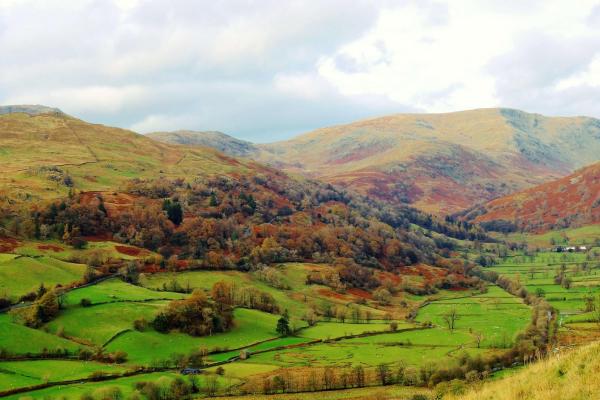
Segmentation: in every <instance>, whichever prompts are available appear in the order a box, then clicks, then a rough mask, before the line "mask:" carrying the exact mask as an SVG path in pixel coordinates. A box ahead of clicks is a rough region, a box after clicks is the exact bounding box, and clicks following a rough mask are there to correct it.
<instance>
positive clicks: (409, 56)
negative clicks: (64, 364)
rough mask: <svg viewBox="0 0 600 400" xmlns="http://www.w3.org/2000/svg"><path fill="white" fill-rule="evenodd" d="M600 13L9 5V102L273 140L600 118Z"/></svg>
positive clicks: (432, 5) (291, 5)
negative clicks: (343, 131)
mask: <svg viewBox="0 0 600 400" xmlns="http://www.w3.org/2000/svg"><path fill="white" fill-rule="evenodd" d="M599 16H600V3H599V2H598V1H591V0H590V1H588V0H582V1H579V2H578V3H577V6H574V5H572V4H569V3H565V2H564V1H562V0H533V1H526V2H506V1H500V0H498V1H493V0H456V1H454V0H453V1H433V0H425V1H416V0H403V1H401V2H398V1H394V2H392V1H389V0H380V1H367V0H359V1H353V2H347V1H344V0H331V1H326V2H322V1H316V0H306V1H301V0H295V1H289V2H287V1H286V2H281V1H276V0H263V1H260V2H251V1H245V0H232V1H228V2H205V1H202V2H198V1H196V0H157V1H152V2H143V1H138V0H113V1H108V0H107V1H94V0H65V1H61V2H40V1H34V0H0V47H2V48H3V54H4V55H5V57H2V58H1V59H0V102H2V103H9V102H10V103H14V102H27V103H42V104H47V105H50V106H56V107H60V108H62V109H64V110H65V111H66V112H69V113H72V114H75V115H76V116H79V117H82V118H84V119H88V120H90V121H93V122H101V123H107V124H113V125H119V126H124V127H133V128H134V129H137V130H140V131H151V130H157V129H161V130H165V129H169V130H174V129H180V128H188V129H203V130H206V129H214V130H223V131H226V132H229V133H233V134H237V135H238V136H240V137H244V138H248V139H256V140H260V141H264V140H273V139H276V138H281V137H285V136H287V135H290V134H292V133H299V132H301V131H303V130H308V129H311V128H316V127H319V126H323V125H329V124H334V123H340V122H344V121H351V120H354V119H358V118H364V117H368V116H372V115H382V114H385V113H391V112H402V111H407V110H421V111H428V112H438V111H452V110H460V109H467V108H477V107H489V106H512V107H517V108H523V109H526V110H531V111H537V112H543V113H548V114H568V113H576V114H591V115H594V116H600V100H597V99H598V98H600V96H599V95H600V92H599V90H600V88H599V87H600V84H599V82H598V81H599V79H600V78H599V77H598V76H599V70H600V66H599V65H600V61H598V60H599V59H600V42H599V41H598V39H597V38H600V24H597V23H596V22H597V21H598V20H600V19H599V18H600V17H599ZM6 55H8V56H6Z"/></svg>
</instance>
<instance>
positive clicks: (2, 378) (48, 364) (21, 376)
mask: <svg viewBox="0 0 600 400" xmlns="http://www.w3.org/2000/svg"><path fill="white" fill-rule="evenodd" d="M124 371H126V368H124V367H122V366H118V365H111V364H100V363H96V362H92V361H62V360H40V361H4V362H0V391H2V390H8V389H14V388H17V387H23V386H31V385H38V384H42V383H45V382H60V381H67V380H72V379H81V378H87V377H89V376H90V375H92V374H93V373H99V372H103V373H106V374H119V373H122V372H124ZM11 378H12V379H11ZM13 379H14V380H13Z"/></svg>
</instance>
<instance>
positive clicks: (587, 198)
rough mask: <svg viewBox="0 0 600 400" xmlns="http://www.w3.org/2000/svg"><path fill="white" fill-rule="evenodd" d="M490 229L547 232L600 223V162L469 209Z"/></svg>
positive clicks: (468, 216) (469, 217) (472, 218)
mask: <svg viewBox="0 0 600 400" xmlns="http://www.w3.org/2000/svg"><path fill="white" fill-rule="evenodd" d="M466 219H467V220H470V221H474V222H479V223H483V225H484V226H486V227H487V228H489V229H490V230H500V231H507V232H510V231H516V230H524V231H529V232H537V233H540V232H546V231H549V230H554V229H563V228H572V227H580V226H585V225H590V224H597V223H600V163H595V164H592V165H590V166H588V167H585V168H582V169H580V170H578V171H577V172H575V173H574V174H572V175H569V176H567V177H564V178H561V179H558V180H555V181H552V182H548V183H544V184H541V185H539V186H536V187H533V188H531V189H527V190H524V191H522V192H518V193H515V194H512V195H509V196H506V197H501V198H499V199H496V200H493V201H491V202H489V203H487V204H485V205H483V206H481V207H477V208H475V209H474V210H470V211H469V212H467V213H466Z"/></svg>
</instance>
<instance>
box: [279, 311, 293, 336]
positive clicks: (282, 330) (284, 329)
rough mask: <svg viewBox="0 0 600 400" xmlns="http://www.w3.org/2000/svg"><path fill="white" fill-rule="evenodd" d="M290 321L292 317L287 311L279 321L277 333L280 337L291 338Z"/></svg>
mask: <svg viewBox="0 0 600 400" xmlns="http://www.w3.org/2000/svg"><path fill="white" fill-rule="evenodd" d="M289 319H290V317H289V315H288V311H287V310H285V311H284V313H283V315H282V316H281V318H279V320H278V321H277V329H276V331H277V333H279V335H280V336H289V334H290V333H291V330H290V321H289Z"/></svg>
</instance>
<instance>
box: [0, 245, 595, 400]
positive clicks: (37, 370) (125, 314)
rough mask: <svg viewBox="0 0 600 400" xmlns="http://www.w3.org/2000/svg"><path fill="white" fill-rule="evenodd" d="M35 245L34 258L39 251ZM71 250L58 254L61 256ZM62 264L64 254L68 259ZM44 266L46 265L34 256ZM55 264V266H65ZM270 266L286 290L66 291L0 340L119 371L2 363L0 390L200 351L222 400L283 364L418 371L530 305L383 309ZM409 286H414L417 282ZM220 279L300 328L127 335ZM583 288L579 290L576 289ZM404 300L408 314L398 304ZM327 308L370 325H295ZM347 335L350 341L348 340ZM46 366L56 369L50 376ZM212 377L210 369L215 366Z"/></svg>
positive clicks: (518, 324) (509, 299) (474, 296)
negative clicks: (45, 313)
mask: <svg viewBox="0 0 600 400" xmlns="http://www.w3.org/2000/svg"><path fill="white" fill-rule="evenodd" d="M102 246H109V247H110V246H111V245H110V242H103V244H102ZM31 247H32V249H31V251H32V252H33V251H34V250H35V248H36V246H34V245H31ZM69 251H70V250H65V252H66V253H68V252H69ZM32 255H33V254H32ZM61 256H63V255H61ZM64 256H65V257H67V256H68V254H64ZM71 256H72V254H71ZM4 259H5V260H6V262H12V261H13V258H11V257H9V256H5V257H4ZM40 259H50V257H47V256H42V257H41V258H40ZM32 260H33V259H32ZM36 260H37V259H36ZM53 260H54V261H52V262H58V263H63V261H57V260H55V259H53ZM520 267H521V266H520ZM276 268H277V271H278V272H277V273H278V274H279V277H280V279H281V284H282V285H283V288H276V287H274V286H272V285H270V284H267V283H265V282H264V281H262V280H261V278H259V277H258V276H257V275H256V274H254V273H243V272H237V271H188V272H180V273H157V274H142V275H141V279H140V286H136V285H132V284H129V283H125V282H123V281H121V280H120V279H116V278H112V279H108V280H105V281H102V282H98V283H96V284H92V285H90V286H86V287H81V288H77V289H74V290H71V291H69V292H68V293H67V294H66V296H65V308H64V309H63V310H61V311H60V313H59V315H58V317H56V318H55V319H53V320H52V321H51V322H49V323H47V324H46V325H44V326H43V328H42V329H40V330H33V329H29V328H25V327H23V326H20V325H15V324H14V323H12V322H10V321H9V320H8V319H6V321H7V323H9V324H10V327H8V328H3V327H2V326H0V343H8V344H9V345H10V347H12V348H14V349H17V351H18V352H21V353H22V352H25V351H33V350H29V349H32V346H31V345H30V343H29V341H31V340H35V341H36V343H44V345H43V346H38V348H37V349H34V350H36V351H37V352H42V351H43V348H44V347H47V348H56V347H61V346H63V347H66V348H68V349H69V350H71V351H76V350H77V349H78V348H80V347H82V346H84V345H82V344H81V343H83V344H87V345H88V346H89V347H90V348H95V349H98V348H103V350H104V351H105V352H116V351H122V352H125V353H127V361H126V362H125V364H123V365H121V366H110V365H105V364H98V363H82V362H77V361H56V362H55V364H52V363H53V362H54V361H51V360H45V361H22V362H18V363H17V362H6V364H7V365H6V366H1V365H0V385H3V386H2V387H4V388H9V387H20V386H28V385H32V384H39V383H40V382H43V381H45V380H48V381H51V382H52V381H61V380H69V379H80V378H85V377H87V376H89V375H90V374H92V373H94V372H95V371H104V372H122V371H123V370H124V369H126V368H133V367H136V366H146V367H164V366H166V365H173V360H175V359H177V358H178V357H180V355H187V354H190V353H191V352H193V351H196V350H199V349H206V350H208V351H209V352H210V353H211V354H209V355H208V357H207V361H208V362H225V363H226V364H224V365H223V366H222V367H223V368H224V370H225V373H224V375H223V376H222V377H219V382H220V383H219V385H220V386H221V390H222V391H221V393H223V390H224V389H225V388H226V387H228V386H232V385H236V384H239V383H242V381H244V380H247V379H251V377H253V376H256V375H257V374H272V373H275V371H277V370H278V369H279V368H305V367H308V366H316V367H324V366H337V367H350V366H356V365H362V366H365V367H376V366H378V365H380V364H388V365H390V366H395V365H399V364H403V365H406V366H411V367H415V368H419V367H421V366H424V365H430V364H440V365H444V366H447V365H453V364H454V363H456V362H457V359H458V358H457V356H458V355H459V354H461V353H463V352H466V353H468V354H470V355H485V354H489V353H495V352H498V351H502V349H501V348H504V347H507V346H508V345H509V344H510V343H511V342H512V340H513V338H514V336H515V335H516V334H517V333H518V332H520V331H521V330H522V329H524V328H525V326H526V325H527V324H528V322H529V315H530V309H529V308H528V307H527V306H526V305H524V304H523V303H522V301H521V300H520V299H518V298H516V297H514V296H512V295H510V294H508V293H506V292H505V291H503V290H502V289H500V288H499V287H496V286H489V287H488V290H487V292H486V293H478V292H474V291H472V290H465V291H451V290H440V291H438V292H437V293H435V294H431V295H428V296H416V295H410V294H407V293H399V294H398V295H396V296H394V297H393V298H392V300H391V304H390V305H389V306H386V307H382V306H381V305H379V304H377V303H376V302H375V301H374V300H373V299H371V298H369V297H366V298H363V297H359V296H363V295H364V294H361V293H360V292H358V294H354V293H353V292H352V291H348V292H333V291H332V290H331V289H330V288H327V287H324V286H321V285H307V284H306V275H307V273H308V272H309V271H310V270H318V269H320V268H328V266H323V265H316V264H296V263H289V264H282V265H278V266H276ZM508 268H510V267H508ZM514 268H517V267H514ZM526 268H527V267H526ZM417 278H420V277H417ZM417 278H415V279H413V280H412V281H414V282H417V281H419V279H417ZM540 279H541V277H540ZM221 280H225V281H229V282H233V283H235V285H236V286H237V287H240V288H241V287H245V286H252V287H255V288H257V289H259V290H261V291H264V292H266V293H269V294H271V295H272V296H273V297H274V298H275V300H276V302H277V303H278V305H279V306H280V307H281V309H282V310H284V309H287V310H288V311H289V312H290V315H291V317H292V323H293V325H294V327H295V328H296V329H298V331H297V332H296V334H295V335H293V336H288V337H279V335H278V334H277V332H276V330H275V328H276V325H277V320H278V319H279V318H280V316H279V315H274V314H268V313H264V312H261V311H256V310H249V309H244V308H236V309H235V310H234V327H233V328H232V329H231V330H230V331H228V332H225V333H218V334H214V335H211V336H204V337H192V336H189V335H187V334H183V333H179V332H170V333H168V334H163V333H159V332H156V331H155V330H154V329H153V328H152V327H151V326H149V327H147V328H146V329H145V330H143V331H136V330H134V329H133V323H134V321H135V320H136V319H139V318H144V319H146V320H147V321H152V320H153V318H154V316H155V315H156V314H157V313H158V312H159V311H160V310H161V309H162V308H163V307H165V306H166V305H167V304H168V302H169V301H170V300H173V299H182V298H185V297H187V296H188V295H187V294H180V293H173V292H168V291H164V289H163V288H164V286H165V285H167V286H168V285H169V284H170V283H172V282H173V281H177V283H178V284H179V285H180V286H182V287H189V288H190V289H196V288H198V289H203V290H205V291H206V292H207V294H210V289H211V288H212V286H213V285H214V284H215V283H216V282H218V281H221ZM582 282H583V281H582ZM587 282H592V280H588V281H587ZM583 289H585V288H583V287H581V288H580V290H583ZM82 299H88V300H90V301H91V303H92V305H91V306H88V307H84V306H82V305H81V300H82ZM403 301H406V302H407V303H408V305H409V306H407V305H402V306H401V302H403ZM424 302H426V304H425V305H424V306H423V307H422V308H420V309H419V312H418V315H417V318H416V321H415V322H414V323H413V322H406V321H404V320H399V319H395V320H394V324H395V325H396V329H397V330H398V331H396V332H393V331H391V326H390V322H389V321H384V320H383V319H382V316H383V315H384V314H385V313H389V312H392V313H393V314H397V315H405V313H406V312H407V309H408V307H414V306H416V305H418V304H421V303H424ZM325 303H329V304H330V305H332V306H335V307H348V306H354V307H359V308H360V309H362V310H363V311H367V310H368V311H369V312H370V314H371V318H372V319H371V320H369V321H368V322H367V321H363V323H355V322H350V320H349V319H347V320H346V323H342V322H340V321H338V320H336V319H332V320H330V321H325V320H324V318H323V317H321V320H319V321H318V322H317V323H316V325H314V326H311V327H308V326H307V324H306V323H305V322H303V321H301V319H300V318H301V317H303V316H304V315H305V313H306V311H307V310H308V309H309V308H310V307H314V306H315V305H322V304H325ZM358 303H360V304H358ZM450 308H455V309H457V312H458V315H459V319H458V320H457V323H456V329H454V330H453V331H452V332H451V331H449V329H448V328H447V327H446V326H445V323H444V321H443V317H442V315H443V314H444V313H445V312H446V311H447V310H448V309H450ZM1 317H4V318H8V317H7V316H1ZM394 318H396V317H394ZM499 322H501V323H499ZM421 323H432V324H433V326H432V327H425V326H423V325H421ZM3 329H4V333H3ZM13 329H16V330H19V331H22V332H23V335H24V337H25V339H23V340H19V339H17V338H15V336H14V335H13V334H12V333H9V332H12V331H13ZM44 330H45V331H46V332H44ZM479 333H481V335H482V337H483V339H482V341H481V348H478V346H477V343H476V342H477V341H476V336H477V335H478V334H479ZM58 334H60V335H61V336H63V337H64V338H63V337H59V336H58ZM2 335H4V336H2ZM351 336H357V337H353V338H350V337H351ZM3 337H4V338H5V339H3ZM240 349H244V350H245V351H246V352H247V353H248V354H249V359H248V360H243V361H242V360H236V358H237V357H238V356H239V355H240ZM59 363H64V365H59ZM54 367H55V368H56V370H57V371H55V372H53V373H52V374H48V373H46V371H49V370H52V369H54ZM208 370H209V371H216V367H211V368H208ZM176 375H177V374H175V373H174V372H164V373H157V374H145V375H140V376H135V377H130V378H120V379H116V380H111V381H110V382H105V383H104V384H102V383H93V382H89V383H84V384H69V385H67V386H65V387H63V388H62V389H63V391H60V395H61V396H62V395H63V393H64V395H65V396H67V397H68V396H73V398H79V397H80V396H81V395H82V394H83V393H94V392H95V391H97V390H99V388H101V387H106V386H113V385H114V386H118V387H120V388H121V390H122V392H123V394H124V395H128V394H131V393H133V388H132V385H133V384H134V383H135V382H137V381H140V380H144V379H147V377H151V378H153V379H159V380H160V379H162V380H163V381H165V382H166V381H169V380H171V379H172V378H173V377H174V376H176ZM203 379H204V378H203ZM29 394H31V395H33V396H35V397H36V398H41V397H44V396H56V395H58V394H59V389H58V387H56V388H48V389H44V390H39V391H36V392H32V393H28V395H29ZM9 398H18V397H16V396H13V397H9Z"/></svg>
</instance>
